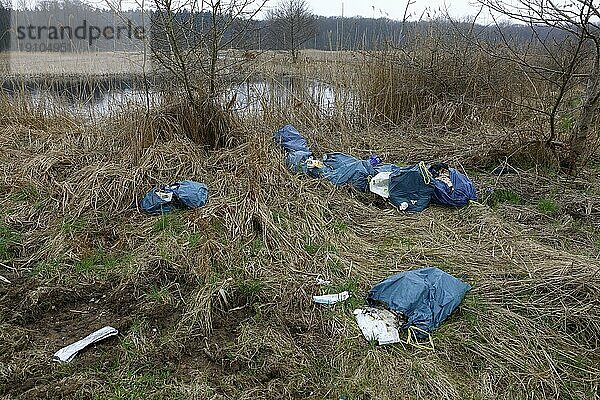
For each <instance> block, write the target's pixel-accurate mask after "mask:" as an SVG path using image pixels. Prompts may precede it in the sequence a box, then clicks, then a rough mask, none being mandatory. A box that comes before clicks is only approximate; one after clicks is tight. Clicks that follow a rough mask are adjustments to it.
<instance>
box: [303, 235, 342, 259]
mask: <svg viewBox="0 0 600 400" xmlns="http://www.w3.org/2000/svg"><path fill="white" fill-rule="evenodd" d="M303 248H304V251H306V252H307V253H308V254H310V255H311V256H314V255H315V254H317V253H333V254H337V249H336V247H335V246H334V245H333V244H332V243H329V242H325V243H315V241H314V240H313V239H308V240H306V242H305V243H304V246H303Z"/></svg>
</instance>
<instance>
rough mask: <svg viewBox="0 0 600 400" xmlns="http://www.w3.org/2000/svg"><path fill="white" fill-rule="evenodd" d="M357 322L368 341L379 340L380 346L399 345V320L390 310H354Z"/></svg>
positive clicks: (371, 308)
mask: <svg viewBox="0 0 600 400" xmlns="http://www.w3.org/2000/svg"><path fill="white" fill-rule="evenodd" d="M354 316H355V317H356V322H357V323H358V326H359V328H360V330H361V332H362V334H363V336H364V337H365V339H367V340H377V343H379V345H384V344H391V343H398V342H399V341H400V333H399V331H398V329H399V326H398V318H397V317H396V315H395V314H394V313H392V312H391V311H389V310H383V309H379V308H373V307H365V308H359V309H356V310H354Z"/></svg>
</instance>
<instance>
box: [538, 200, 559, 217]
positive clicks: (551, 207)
mask: <svg viewBox="0 0 600 400" xmlns="http://www.w3.org/2000/svg"><path fill="white" fill-rule="evenodd" d="M537 209H538V211H539V212H541V213H542V214H546V215H555V214H556V213H557V212H558V209H559V207H558V204H556V202H555V201H554V200H551V199H541V200H540V201H538V203H537Z"/></svg>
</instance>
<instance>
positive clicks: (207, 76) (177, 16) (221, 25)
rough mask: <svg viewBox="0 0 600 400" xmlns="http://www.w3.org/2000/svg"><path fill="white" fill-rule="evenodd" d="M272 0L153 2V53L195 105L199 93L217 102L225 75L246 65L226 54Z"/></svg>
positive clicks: (247, 31)
mask: <svg viewBox="0 0 600 400" xmlns="http://www.w3.org/2000/svg"><path fill="white" fill-rule="evenodd" d="M266 1H267V0H230V1H222V0H202V1H201V2H200V3H198V1H196V0H184V1H183V2H177V3H176V2H175V1H174V0H153V2H154V6H155V7H156V13H155V14H154V18H153V23H152V29H153V35H152V44H153V45H152V54H153V56H154V58H155V60H157V61H158V63H159V64H160V65H161V66H163V67H164V68H166V69H167V70H168V71H170V72H171V73H172V76H173V77H174V79H175V80H176V81H177V82H178V83H181V84H182V85H183V87H184V89H185V92H186V94H187V96H188V98H189V100H190V102H192V103H193V104H195V103H196V102H197V100H198V99H196V94H197V93H198V92H200V93H203V94H204V93H206V94H207V95H208V99H210V100H211V101H214V100H215V99H216V98H217V97H218V94H219V93H218V92H219V83H220V81H221V80H222V79H223V78H224V75H226V74H229V73H230V72H231V71H232V70H234V67H235V66H236V65H237V64H239V63H241V62H244V60H243V59H242V60H240V59H239V58H236V57H233V56H229V55H226V54H223V52H224V51H225V50H228V49H231V48H233V47H235V45H236V44H237V43H239V42H240V41H241V40H242V38H244V36H245V35H248V34H249V31H250V30H252V29H253V21H254V20H253V18H254V17H255V16H256V14H257V13H258V12H259V11H260V10H261V9H262V7H263V6H264V4H265V3H266Z"/></svg>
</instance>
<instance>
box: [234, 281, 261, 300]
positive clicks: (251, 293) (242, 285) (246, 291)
mask: <svg viewBox="0 0 600 400" xmlns="http://www.w3.org/2000/svg"><path fill="white" fill-rule="evenodd" d="M266 286H267V285H266V284H265V283H264V282H263V281H261V280H259V279H247V280H244V281H241V282H239V283H238V290H239V291H240V294H241V295H243V296H245V297H256V296H258V295H260V294H261V293H262V292H263V290H265V288H266Z"/></svg>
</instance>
